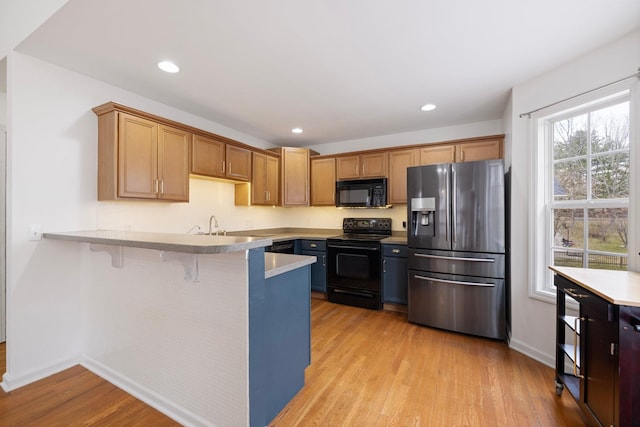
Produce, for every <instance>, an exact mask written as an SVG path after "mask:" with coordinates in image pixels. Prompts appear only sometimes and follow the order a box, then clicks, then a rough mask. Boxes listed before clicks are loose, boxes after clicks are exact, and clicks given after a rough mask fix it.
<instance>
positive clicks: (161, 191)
mask: <svg viewBox="0 0 640 427" xmlns="http://www.w3.org/2000/svg"><path fill="white" fill-rule="evenodd" d="M160 194H164V179H161V180H160Z"/></svg>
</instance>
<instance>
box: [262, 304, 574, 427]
mask: <svg viewBox="0 0 640 427" xmlns="http://www.w3.org/2000/svg"><path fill="white" fill-rule="evenodd" d="M312 322H313V327H312V363H311V366H309V367H308V368H307V370H306V373H305V374H306V383H305V387H304V388H303V389H302V390H301V391H300V392H299V393H298V394H297V395H296V397H295V398H294V399H293V400H292V401H291V402H290V403H289V405H287V407H286V408H285V409H284V410H283V411H282V412H281V413H280V414H279V415H278V416H277V417H276V418H275V419H274V420H273V421H272V422H271V424H270V425H271V426H274V427H275V426H299V425H304V426H310V425H317V426H554V427H555V426H582V425H584V424H585V422H584V420H583V418H582V415H581V413H580V411H579V409H578V406H577V404H576V403H575V402H574V401H573V399H572V398H571V397H570V396H569V395H568V393H563V395H562V397H561V398H559V397H557V396H556V394H555V386H554V383H553V379H554V371H553V369H551V368H549V367H547V366H544V365H542V364H541V363H539V362H536V361H534V360H533V359H530V358H528V357H527V356H524V355H522V354H521V353H518V352H516V351H514V350H510V349H509V347H508V346H507V345H505V344H504V343H500V342H494V341H490V340H486V339H481V338H474V337H469V336H465V335H461V334H455V333H450V332H445V331H440V330H436V329H431V328H426V327H422V326H417V325H414V324H411V323H408V322H407V321H406V315H404V314H400V313H393V312H376V311H371V310H365V309H359V308H353V307H346V306H337V305H334V304H331V303H329V302H327V301H320V300H313V303H312Z"/></svg>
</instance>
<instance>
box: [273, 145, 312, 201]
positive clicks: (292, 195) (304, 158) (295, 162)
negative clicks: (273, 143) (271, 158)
mask: <svg viewBox="0 0 640 427" xmlns="http://www.w3.org/2000/svg"><path fill="white" fill-rule="evenodd" d="M270 151H274V152H276V153H279V154H280V206H309V149H307V148H295V147H281V148H272V149H270Z"/></svg>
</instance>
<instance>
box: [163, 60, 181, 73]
mask: <svg viewBox="0 0 640 427" xmlns="http://www.w3.org/2000/svg"><path fill="white" fill-rule="evenodd" d="M158 68H160V69H161V70H162V71H166V72H167V73H177V72H178V71H180V68H179V67H178V66H177V65H176V64H174V63H173V62H171V61H160V62H158Z"/></svg>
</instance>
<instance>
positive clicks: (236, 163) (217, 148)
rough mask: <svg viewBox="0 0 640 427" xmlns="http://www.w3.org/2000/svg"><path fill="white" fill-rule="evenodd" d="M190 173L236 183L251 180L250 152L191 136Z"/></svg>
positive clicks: (212, 139) (196, 135) (202, 137)
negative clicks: (225, 179) (230, 180)
mask: <svg viewBox="0 0 640 427" xmlns="http://www.w3.org/2000/svg"><path fill="white" fill-rule="evenodd" d="M192 150H193V154H192V159H191V172H192V173H194V174H197V175H206V176H210V177H214V178H227V179H233V180H236V181H250V180H251V151H250V150H248V149H246V148H242V147H238V146H235V145H232V144H226V143H224V142H222V141H219V140H217V139H214V138H211V137H207V136H203V135H198V134H195V135H194V136H193V148H192Z"/></svg>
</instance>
